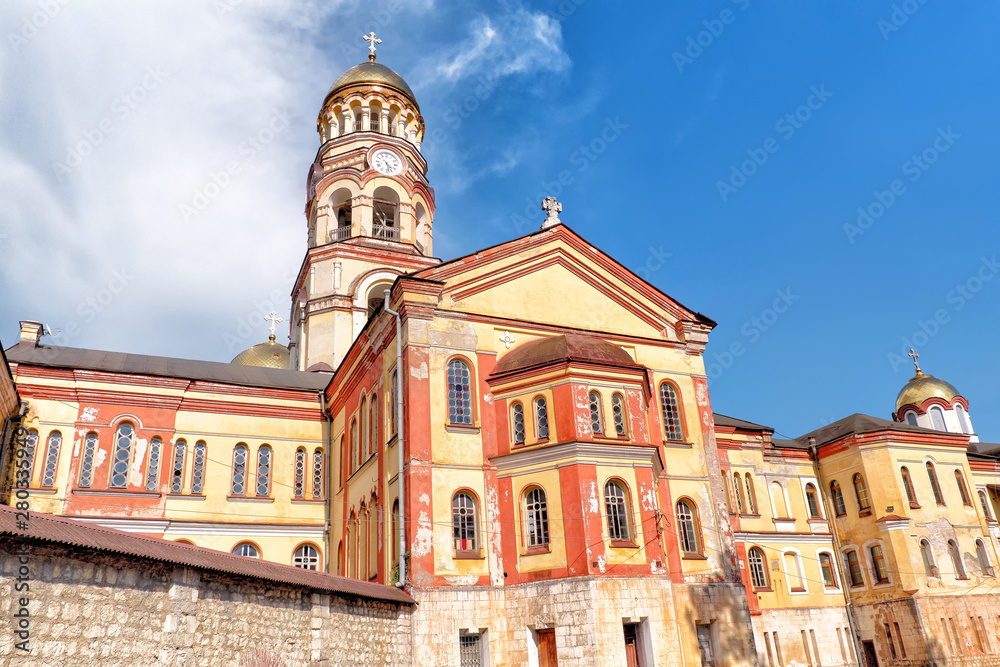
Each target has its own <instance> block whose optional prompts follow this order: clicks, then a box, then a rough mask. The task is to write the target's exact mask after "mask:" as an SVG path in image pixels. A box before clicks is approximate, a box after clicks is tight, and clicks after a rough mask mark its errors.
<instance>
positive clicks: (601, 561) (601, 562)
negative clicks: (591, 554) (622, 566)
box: [597, 555, 608, 574]
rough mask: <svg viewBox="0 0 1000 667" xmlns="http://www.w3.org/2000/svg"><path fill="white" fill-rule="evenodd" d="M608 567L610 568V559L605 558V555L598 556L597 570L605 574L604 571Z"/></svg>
mask: <svg viewBox="0 0 1000 667" xmlns="http://www.w3.org/2000/svg"><path fill="white" fill-rule="evenodd" d="M607 566H608V559H607V558H605V557H604V556H603V555H602V556H598V557H597V570H598V571H599V572H600V573H601V574H604V570H606V569H607Z"/></svg>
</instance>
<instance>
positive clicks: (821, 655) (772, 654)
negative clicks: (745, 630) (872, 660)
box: [752, 607, 858, 667]
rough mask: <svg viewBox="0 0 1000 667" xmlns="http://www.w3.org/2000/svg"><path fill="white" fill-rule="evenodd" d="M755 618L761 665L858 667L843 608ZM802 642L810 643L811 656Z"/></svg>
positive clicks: (769, 613) (771, 613) (774, 613)
mask: <svg viewBox="0 0 1000 667" xmlns="http://www.w3.org/2000/svg"><path fill="white" fill-rule="evenodd" d="M752 618H753V632H754V638H755V640H756V644H757V656H758V660H759V662H760V664H761V665H766V666H767V667H799V666H802V667H804V666H806V665H822V666H823V667H845V666H849V667H857V664H858V660H857V655H856V653H855V650H854V647H853V644H852V642H851V636H850V633H851V626H850V623H849V622H848V620H847V609H846V608H844V607H802V608H791V609H764V610H762V611H761V614H760V615H759V616H754V617H752ZM803 631H805V636H804V637H803V634H802V632H803ZM775 634H777V641H775ZM814 639H815V643H814V642H813V640H814ZM803 641H805V642H807V643H808V650H809V654H808V655H806V648H807V647H805V646H803Z"/></svg>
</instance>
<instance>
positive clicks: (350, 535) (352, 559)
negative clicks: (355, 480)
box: [347, 510, 359, 579]
mask: <svg viewBox="0 0 1000 667" xmlns="http://www.w3.org/2000/svg"><path fill="white" fill-rule="evenodd" d="M358 550H359V547H358V518H357V517H356V516H355V515H354V510H351V518H350V519H348V521H347V576H348V577H350V578H352V579H357V578H358Z"/></svg>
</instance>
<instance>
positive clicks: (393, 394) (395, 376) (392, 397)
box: [387, 370, 399, 437]
mask: <svg viewBox="0 0 1000 667" xmlns="http://www.w3.org/2000/svg"><path fill="white" fill-rule="evenodd" d="M398 396H399V372H398V371H396V370H394V371H393V372H392V379H391V380H390V381H389V397H388V399H387V400H388V401H389V435H390V437H391V436H393V435H396V401H397V400H398V398H397V397H398Z"/></svg>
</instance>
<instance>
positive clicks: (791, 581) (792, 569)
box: [781, 551, 806, 593]
mask: <svg viewBox="0 0 1000 667" xmlns="http://www.w3.org/2000/svg"><path fill="white" fill-rule="evenodd" d="M781 559H782V561H784V566H785V581H786V583H787V584H788V589H789V592H791V593H802V592H804V591H805V590H806V578H805V573H804V572H803V570H802V556H801V555H799V554H798V553H796V552H795V551H785V552H784V553H782V554H781Z"/></svg>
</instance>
